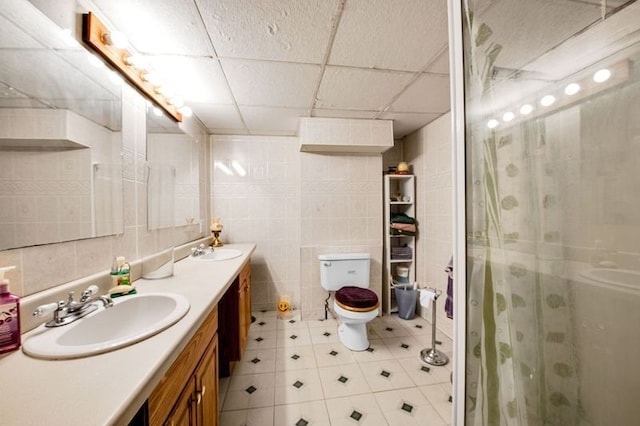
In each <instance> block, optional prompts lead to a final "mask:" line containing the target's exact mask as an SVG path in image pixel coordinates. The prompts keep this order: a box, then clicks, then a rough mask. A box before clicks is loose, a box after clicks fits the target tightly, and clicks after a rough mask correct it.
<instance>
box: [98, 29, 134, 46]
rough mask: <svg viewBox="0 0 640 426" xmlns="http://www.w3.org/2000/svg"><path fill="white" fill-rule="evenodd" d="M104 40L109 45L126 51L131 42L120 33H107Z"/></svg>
mask: <svg viewBox="0 0 640 426" xmlns="http://www.w3.org/2000/svg"><path fill="white" fill-rule="evenodd" d="M102 39H103V40H104V42H105V43H107V44H108V45H110V46H113V47H117V48H118V49H126V48H127V46H128V45H129V40H127V36H125V35H124V34H122V33H121V32H120V31H111V32H110V33H105V34H104V35H103V36H102Z"/></svg>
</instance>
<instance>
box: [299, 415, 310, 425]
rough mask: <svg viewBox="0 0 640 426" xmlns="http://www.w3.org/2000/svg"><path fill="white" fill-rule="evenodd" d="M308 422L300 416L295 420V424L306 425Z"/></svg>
mask: <svg viewBox="0 0 640 426" xmlns="http://www.w3.org/2000/svg"><path fill="white" fill-rule="evenodd" d="M308 424H309V422H308V421H306V420H305V419H303V418H302V417H300V420H298V421H297V422H296V426H307V425H308Z"/></svg>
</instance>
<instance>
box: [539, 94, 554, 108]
mask: <svg viewBox="0 0 640 426" xmlns="http://www.w3.org/2000/svg"><path fill="white" fill-rule="evenodd" d="M555 101H556V98H555V96H553V95H547V96H544V97H543V98H542V99H540V105H542V106H546V107H547V106H551V105H553V103H554V102H555Z"/></svg>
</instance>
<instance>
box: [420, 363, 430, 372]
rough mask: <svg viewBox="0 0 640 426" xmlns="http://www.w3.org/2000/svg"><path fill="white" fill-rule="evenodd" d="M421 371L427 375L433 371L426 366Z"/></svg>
mask: <svg viewBox="0 0 640 426" xmlns="http://www.w3.org/2000/svg"><path fill="white" fill-rule="evenodd" d="M420 370H422V371H424V372H425V373H428V372H429V371H431V369H430V368H429V367H427V366H426V365H423V366H422V367H420Z"/></svg>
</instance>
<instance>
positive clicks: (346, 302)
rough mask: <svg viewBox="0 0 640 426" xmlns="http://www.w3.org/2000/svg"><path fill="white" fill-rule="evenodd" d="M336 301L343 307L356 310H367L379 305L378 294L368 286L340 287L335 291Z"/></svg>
mask: <svg viewBox="0 0 640 426" xmlns="http://www.w3.org/2000/svg"><path fill="white" fill-rule="evenodd" d="M336 303H337V304H338V306H340V307H341V308H343V309H347V310H349V311H356V312H368V311H372V310H374V309H376V308H377V307H378V305H379V302H378V295H377V294H375V293H374V292H373V291H371V290H369V289H368V288H361V287H352V286H349V287H342V288H341V289H340V290H338V291H336Z"/></svg>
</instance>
